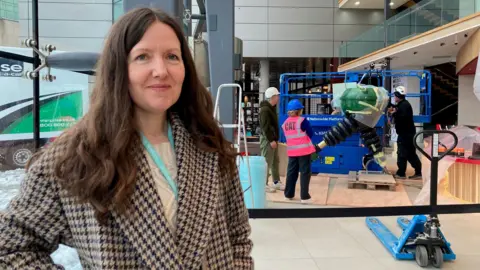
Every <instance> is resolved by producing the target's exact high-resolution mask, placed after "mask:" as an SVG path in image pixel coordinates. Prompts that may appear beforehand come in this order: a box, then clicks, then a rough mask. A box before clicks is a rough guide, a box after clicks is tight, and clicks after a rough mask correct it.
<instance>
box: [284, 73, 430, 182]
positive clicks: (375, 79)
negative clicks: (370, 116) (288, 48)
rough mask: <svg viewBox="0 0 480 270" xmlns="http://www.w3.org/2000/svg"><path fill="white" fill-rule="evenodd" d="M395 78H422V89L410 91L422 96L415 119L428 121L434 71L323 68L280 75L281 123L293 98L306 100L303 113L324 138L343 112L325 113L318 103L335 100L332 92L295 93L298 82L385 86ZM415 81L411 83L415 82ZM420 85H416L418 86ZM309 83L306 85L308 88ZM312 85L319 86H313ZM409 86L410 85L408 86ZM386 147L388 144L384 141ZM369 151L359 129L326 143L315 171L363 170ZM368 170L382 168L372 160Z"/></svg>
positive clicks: (381, 129)
mask: <svg viewBox="0 0 480 270" xmlns="http://www.w3.org/2000/svg"><path fill="white" fill-rule="evenodd" d="M389 77H390V78H392V81H393V80H399V79H400V80H401V79H408V78H417V79H418V82H419V85H418V87H419V89H420V91H419V93H408V94H407V98H408V99H410V100H411V99H419V100H420V101H419V104H420V113H419V114H417V115H414V121H415V122H416V123H429V122H430V120H431V108H432V106H431V104H432V103H431V75H430V72H429V71H427V70H390V71H386V70H378V71H377V70H367V71H352V72H322V73H286V74H282V75H281V76H280V94H281V95H280V104H279V107H280V115H279V122H280V123H279V124H280V126H281V125H282V124H283V122H284V121H285V120H286V119H287V118H288V115H287V104H288V102H289V101H290V100H291V99H300V100H302V101H303V103H304V106H305V110H304V117H306V118H307V119H308V120H309V122H310V124H311V126H312V129H313V132H314V139H318V141H321V140H322V139H323V135H324V134H325V133H326V132H327V131H328V130H330V129H331V128H332V127H333V126H335V125H337V123H338V122H339V121H341V120H342V119H343V118H344V116H343V115H331V114H322V113H320V112H319V110H317V108H316V107H315V106H318V104H319V103H318V102H320V100H321V99H323V100H328V99H329V100H332V99H333V93H323V91H322V92H315V91H312V93H308V94H305V93H296V92H295V89H292V88H293V87H292V86H293V84H295V82H302V83H304V82H307V81H316V82H317V81H323V82H325V84H323V85H328V84H330V85H332V82H337V83H352V82H353V83H357V82H359V83H363V84H371V85H375V86H382V87H383V86H384V85H385V79H386V78H389ZM412 81H415V80H409V83H410V84H411V85H412V84H413V83H412ZM415 87H417V86H415ZM308 88H309V87H307V89H308ZM310 88H316V87H314V86H311V87H310ZM384 88H385V89H387V90H388V89H391V87H390V86H385V87H384ZM407 88H408V86H407ZM386 125H387V118H386V117H385V115H382V117H381V118H380V120H379V121H378V123H377V125H376V126H375V129H376V132H377V134H378V135H379V136H384V135H385V133H387V132H388V130H387V129H386ZM280 133H281V136H280V141H281V142H286V139H285V136H284V135H283V132H282V129H281V128H280ZM384 147H385V145H384ZM368 153H369V150H368V148H367V147H365V146H363V143H362V141H361V139H360V136H359V134H358V133H355V134H353V135H352V136H350V137H348V138H347V139H346V140H345V141H344V142H342V143H340V144H338V145H336V146H333V147H326V148H324V149H323V150H322V152H321V157H320V158H318V159H317V160H315V161H314V162H312V173H320V172H321V173H331V174H349V173H350V172H351V171H354V172H357V171H361V170H364V169H365V168H364V167H363V162H362V159H363V157H364V156H365V155H367V154H368ZM367 169H368V170H369V171H377V172H380V171H382V170H383V168H381V167H380V166H378V164H376V163H375V162H371V163H370V164H369V165H368V168H367Z"/></svg>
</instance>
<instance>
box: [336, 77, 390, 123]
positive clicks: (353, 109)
mask: <svg viewBox="0 0 480 270" xmlns="http://www.w3.org/2000/svg"><path fill="white" fill-rule="evenodd" d="M339 90H340V89H339ZM340 93H341V95H340ZM388 101H389V97H388V91H387V90H385V89H384V88H383V87H377V86H372V85H360V84H352V83H349V84H345V89H341V91H337V94H336V95H335V94H334V98H333V100H332V104H334V105H333V106H334V107H340V108H341V110H342V113H344V114H345V113H349V114H352V115H353V117H354V119H355V120H357V121H358V122H359V123H362V124H364V125H365V126H368V127H371V128H373V127H375V125H376V124H377V123H378V120H380V117H381V116H382V114H383V112H384V111H385V108H386V107H387V105H388Z"/></svg>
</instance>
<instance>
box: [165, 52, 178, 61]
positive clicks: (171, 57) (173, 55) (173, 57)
mask: <svg viewBox="0 0 480 270" xmlns="http://www.w3.org/2000/svg"><path fill="white" fill-rule="evenodd" d="M179 59H180V58H179V57H178V56H177V55H175V54H169V55H168V60H173V61H177V60H179Z"/></svg>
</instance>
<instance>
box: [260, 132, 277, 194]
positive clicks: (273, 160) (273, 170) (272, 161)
mask: <svg viewBox="0 0 480 270" xmlns="http://www.w3.org/2000/svg"><path fill="white" fill-rule="evenodd" d="M260 150H261V152H262V156H263V157H265V159H266V161H267V166H268V167H267V172H268V175H267V179H266V184H267V185H268V178H269V177H270V175H271V176H272V178H273V179H272V180H273V181H280V174H279V172H278V165H279V162H280V161H279V159H278V147H277V148H275V149H273V148H272V147H271V146H270V142H269V141H268V140H267V138H266V137H265V136H260Z"/></svg>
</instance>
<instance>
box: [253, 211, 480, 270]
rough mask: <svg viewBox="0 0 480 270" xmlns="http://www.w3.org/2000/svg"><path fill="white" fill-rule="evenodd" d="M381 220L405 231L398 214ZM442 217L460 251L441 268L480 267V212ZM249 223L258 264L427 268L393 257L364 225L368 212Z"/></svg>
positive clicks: (303, 269)
mask: <svg viewBox="0 0 480 270" xmlns="http://www.w3.org/2000/svg"><path fill="white" fill-rule="evenodd" d="M381 220H382V221H383V222H384V224H385V225H386V226H387V227H388V228H390V229H391V230H392V232H394V233H395V234H397V235H400V234H401V230H400V228H399V227H398V226H397V225H396V217H382V218H381ZM440 221H441V224H442V231H443V233H444V234H445V235H446V237H447V240H448V241H449V242H451V244H452V248H453V250H454V252H455V253H456V254H457V260H456V261H455V262H449V263H447V262H446V263H445V264H444V267H443V269H455V270H477V269H480V268H479V265H480V234H479V233H478V228H479V227H480V226H479V225H480V214H469V215H443V216H440ZM251 225H252V230H253V231H252V239H253V241H254V249H253V256H254V259H255V265H256V267H255V269H257V270H263V269H265V270H267V269H268V270H274V269H278V270H283V269H293V270H313V269H315V270H318V269H321V270H343V269H345V270H346V269H356V270H361V269H368V270H376V269H382V270H387V269H392V270H395V269H398V270H409V269H424V268H420V267H419V266H417V264H416V263H415V262H414V261H395V260H394V259H393V258H392V256H391V255H390V253H388V252H387V251H386V249H385V248H384V247H383V246H382V245H381V243H380V242H379V241H378V240H377V238H376V237H375V236H374V235H373V233H372V232H370V231H369V229H368V228H367V227H366V225H365V218H343V219H342V218H335V219H270V220H269V219H256V220H251ZM429 269H433V267H430V268H429Z"/></svg>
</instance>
